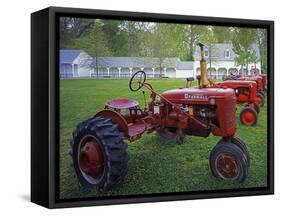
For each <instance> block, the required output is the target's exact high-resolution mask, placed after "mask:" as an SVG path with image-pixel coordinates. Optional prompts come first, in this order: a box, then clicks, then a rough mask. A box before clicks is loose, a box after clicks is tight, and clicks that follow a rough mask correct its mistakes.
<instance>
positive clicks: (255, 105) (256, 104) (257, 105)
mask: <svg viewBox="0 0 281 216" xmlns="http://www.w3.org/2000/svg"><path fill="white" fill-rule="evenodd" d="M249 107H253V108H254V109H255V110H256V112H257V113H258V114H259V113H260V110H261V107H260V105H259V104H258V103H257V102H253V103H251V104H249Z"/></svg>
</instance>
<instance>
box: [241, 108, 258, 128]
mask: <svg viewBox="0 0 281 216" xmlns="http://www.w3.org/2000/svg"><path fill="white" fill-rule="evenodd" d="M240 121H241V123H242V124H244V125H246V126H253V125H255V124H256V123H257V121H258V113H257V111H256V110H255V109H254V108H252V107H244V108H243V109H242V110H241V112H240Z"/></svg>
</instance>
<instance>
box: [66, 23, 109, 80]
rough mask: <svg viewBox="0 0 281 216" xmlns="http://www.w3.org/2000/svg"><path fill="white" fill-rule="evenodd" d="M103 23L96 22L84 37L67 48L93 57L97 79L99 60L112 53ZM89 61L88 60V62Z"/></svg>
mask: <svg viewBox="0 0 281 216" xmlns="http://www.w3.org/2000/svg"><path fill="white" fill-rule="evenodd" d="M102 26H103V24H102V22H100V21H99V20H95V24H94V25H93V26H92V28H91V29H90V30H89V32H88V33H87V34H85V35H84V36H83V37H80V38H76V39H73V40H72V41H70V43H69V44H68V47H67V48H71V49H80V50H84V51H85V52H86V53H88V54H89V55H90V56H91V57H93V58H94V60H95V61H94V64H93V65H92V67H94V68H95V70H96V73H97V78H98V76H99V58H98V57H101V56H111V55H112V52H111V50H110V48H109V46H108V42H107V41H106V37H105V35H104V32H103V31H102ZM86 61H87V60H86Z"/></svg>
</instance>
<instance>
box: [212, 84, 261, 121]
mask: <svg viewBox="0 0 281 216" xmlns="http://www.w3.org/2000/svg"><path fill="white" fill-rule="evenodd" d="M212 86H213V87H215V88H231V89H233V90H234V92H235V95H236V98H237V99H236V102H237V104H238V105H240V106H242V107H243V108H242V110H241V111H240V121H241V123H242V124H244V125H246V126H253V125H255V124H256V123H257V121H258V114H259V112H260V105H259V104H260V98H259V97H258V96H257V84H256V82H254V81H250V80H245V81H243V82H241V81H238V80H227V81H224V82H220V83H213V84H212Z"/></svg>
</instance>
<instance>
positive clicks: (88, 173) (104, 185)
mask: <svg viewBox="0 0 281 216" xmlns="http://www.w3.org/2000/svg"><path fill="white" fill-rule="evenodd" d="M71 146H72V151H71V157H72V161H73V167H74V170H75V173H76V176H77V178H78V180H79V182H80V184H81V185H82V186H83V187H95V188H96V189H97V190H98V191H105V190H108V189H111V188H113V187H115V186H120V185H122V184H123V183H124V179H125V176H126V174H127V170H128V159H129V157H128V154H127V144H126V143H125V142H124V140H123V133H121V132H120V131H119V130H118V125H117V124H114V123H112V121H111V120H110V119H108V118H103V117H95V118H91V119H89V120H87V121H84V122H82V123H80V124H79V125H78V126H77V127H76V129H75V130H74V132H73V137H72V141H71Z"/></svg>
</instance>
